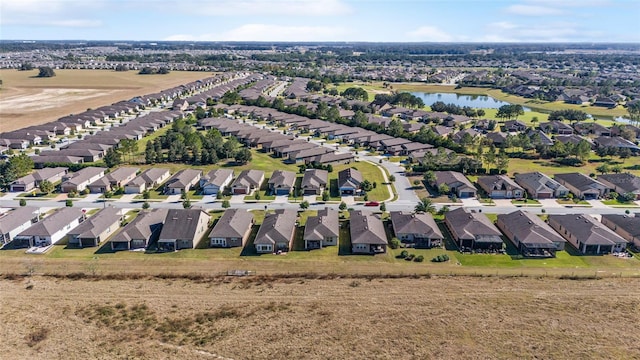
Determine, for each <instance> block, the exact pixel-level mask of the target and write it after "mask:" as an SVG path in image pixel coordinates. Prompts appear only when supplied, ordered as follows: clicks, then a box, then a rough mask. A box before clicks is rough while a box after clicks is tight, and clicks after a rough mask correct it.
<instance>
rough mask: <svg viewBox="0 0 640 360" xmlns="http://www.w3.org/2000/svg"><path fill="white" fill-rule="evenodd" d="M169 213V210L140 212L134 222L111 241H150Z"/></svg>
mask: <svg viewBox="0 0 640 360" xmlns="http://www.w3.org/2000/svg"><path fill="white" fill-rule="evenodd" d="M167 212H168V209H153V210H151V211H142V212H140V213H139V214H138V216H136V218H135V219H133V221H131V222H130V223H128V224H127V225H125V227H124V228H122V230H121V231H120V232H119V233H117V234H115V235H114V236H113V237H112V238H111V241H127V242H128V241H131V240H142V239H144V240H149V238H150V237H151V235H152V234H153V232H154V231H156V230H157V229H159V228H160V227H161V226H162V224H163V223H164V219H165V217H166V216H167Z"/></svg>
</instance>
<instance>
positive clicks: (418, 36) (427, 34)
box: [407, 26, 456, 42]
mask: <svg viewBox="0 0 640 360" xmlns="http://www.w3.org/2000/svg"><path fill="white" fill-rule="evenodd" d="M407 36H408V37H409V38H410V39H412V40H414V41H427V42H449V41H456V38H455V36H453V35H451V34H448V33H446V32H445V31H443V30H441V29H439V28H437V27H435V26H421V27H419V28H417V29H415V30H412V31H409V32H408V33H407Z"/></svg>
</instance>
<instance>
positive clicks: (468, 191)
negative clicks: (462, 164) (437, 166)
mask: <svg viewBox="0 0 640 360" xmlns="http://www.w3.org/2000/svg"><path fill="white" fill-rule="evenodd" d="M434 175H435V182H433V183H432V184H430V185H431V186H433V187H435V188H436V189H437V188H439V187H440V186H442V185H447V187H448V188H449V191H450V192H451V193H452V194H456V196H457V197H459V198H461V199H464V198H471V197H476V188H475V187H474V186H473V184H472V183H471V181H469V179H467V177H466V176H464V174H462V173H459V172H455V171H435V172H434Z"/></svg>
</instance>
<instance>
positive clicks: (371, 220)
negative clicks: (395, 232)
mask: <svg viewBox="0 0 640 360" xmlns="http://www.w3.org/2000/svg"><path fill="white" fill-rule="evenodd" d="M349 232H350V234H351V252H352V253H354V254H370V255H373V254H381V253H385V252H387V244H388V241H387V233H386V231H385V229H384V224H383V223H382V220H380V218H379V217H378V216H376V215H375V214H373V213H371V212H369V211H363V210H353V211H350V212H349Z"/></svg>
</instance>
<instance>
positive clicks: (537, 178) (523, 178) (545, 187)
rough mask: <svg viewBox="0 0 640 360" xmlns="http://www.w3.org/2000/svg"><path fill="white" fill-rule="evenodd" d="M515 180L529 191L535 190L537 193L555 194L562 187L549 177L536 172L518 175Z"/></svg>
mask: <svg viewBox="0 0 640 360" xmlns="http://www.w3.org/2000/svg"><path fill="white" fill-rule="evenodd" d="M515 178H516V179H515V180H516V182H517V183H518V184H520V185H522V186H525V187H527V188H529V189H535V190H536V191H537V192H540V191H550V192H552V193H554V192H555V191H556V189H558V188H559V187H561V186H562V185H561V184H560V183H559V182H557V181H555V180H553V179H552V178H550V177H549V176H547V175H545V174H543V173H541V172H539V171H536V172H531V173H524V174H516V176H515Z"/></svg>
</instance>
